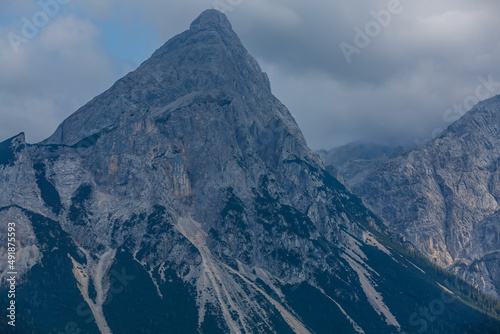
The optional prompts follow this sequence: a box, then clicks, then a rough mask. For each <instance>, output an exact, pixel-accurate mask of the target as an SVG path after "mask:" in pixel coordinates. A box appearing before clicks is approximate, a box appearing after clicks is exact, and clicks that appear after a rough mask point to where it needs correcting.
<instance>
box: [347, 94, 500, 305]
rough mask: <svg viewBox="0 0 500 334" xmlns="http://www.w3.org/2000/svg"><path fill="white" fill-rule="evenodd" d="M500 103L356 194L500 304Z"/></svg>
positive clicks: (478, 109) (472, 114) (396, 162)
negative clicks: (498, 300)
mask: <svg viewBox="0 0 500 334" xmlns="http://www.w3.org/2000/svg"><path fill="white" fill-rule="evenodd" d="M499 159H500V96H496V97H494V98H492V99H490V100H487V101H484V102H481V103H479V104H478V105H476V106H475V107H474V108H473V109H472V110H471V111H469V112H468V113H467V114H466V115H464V117H462V118H461V119H460V120H458V121H457V122H456V123H454V124H452V125H451V126H450V127H449V128H448V129H447V130H446V131H445V132H444V133H443V134H442V135H441V136H440V137H438V138H436V139H435V140H433V141H432V142H430V143H428V144H426V145H424V146H422V147H419V148H417V149H415V150H413V151H411V152H409V153H407V154H404V155H402V156H399V157H396V158H394V159H392V160H390V161H389V162H387V163H386V164H385V165H383V167H381V168H380V169H379V170H378V171H376V172H374V173H373V174H372V175H370V176H369V177H368V178H367V180H366V181H365V182H364V183H362V184H360V185H358V186H356V187H354V191H355V192H356V193H357V194H359V195H360V196H362V197H363V200H364V202H365V203H366V204H368V206H369V207H370V208H372V209H373V210H374V211H375V212H376V213H377V214H379V215H380V216H381V217H382V218H383V219H384V220H385V221H386V222H387V224H388V225H389V226H390V227H391V228H393V229H395V230H396V231H399V232H401V233H403V234H404V235H405V236H406V237H407V238H408V239H410V240H411V241H412V242H413V243H414V244H415V245H416V246H417V247H418V248H419V249H420V250H421V251H422V252H424V253H425V254H426V255H428V256H429V257H430V258H431V259H433V260H434V261H435V262H436V263H438V264H439V265H441V266H443V267H446V268H448V269H450V270H452V271H453V272H455V273H457V274H458V275H459V276H461V277H463V278H464V279H465V280H467V281H468V282H470V283H471V284H473V285H475V286H477V287H479V288H480V289H482V290H483V291H485V292H486V293H488V294H489V295H491V296H494V297H496V298H500V276H499V268H500V238H499V236H500V220H499V210H500V205H499V200H500V174H499V173H500V171H499V168H498V167H499V162H500V160H499Z"/></svg>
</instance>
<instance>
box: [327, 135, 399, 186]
mask: <svg viewBox="0 0 500 334" xmlns="http://www.w3.org/2000/svg"><path fill="white" fill-rule="evenodd" d="M403 152H404V149H403V147H401V146H397V147H395V146H389V145H381V144H374V143H363V142H352V143H349V144H346V145H342V146H339V147H335V148H332V149H331V150H329V151H326V150H321V151H318V152H317V153H318V154H319V155H321V156H322V157H323V158H324V159H325V161H326V166H327V167H330V166H331V167H333V169H332V170H331V172H332V173H333V174H334V176H335V175H336V176H337V177H338V178H340V179H341V180H342V181H343V183H344V184H345V185H346V186H348V187H349V188H351V187H352V186H355V185H356V184H358V183H360V182H362V181H363V180H364V179H365V178H366V177H367V176H368V175H370V174H371V173H372V172H374V171H375V170H377V168H378V167H380V166H381V165H382V164H383V163H384V162H386V161H387V160H389V159H390V158H393V157H395V156H398V155H400V154H402V153H403Z"/></svg>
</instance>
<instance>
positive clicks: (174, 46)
mask: <svg viewBox="0 0 500 334" xmlns="http://www.w3.org/2000/svg"><path fill="white" fill-rule="evenodd" d="M478 110H483V109H478ZM488 110H489V109H488ZM477 113H479V114H482V113H483V111H478V112H477ZM474 124H476V123H474ZM477 125H478V126H479V125H481V124H477ZM492 126H493V125H492ZM488 129H490V128H489V127H488ZM457 130H458V129H457ZM462 130H464V131H465V129H462ZM491 130H492V131H496V130H495V129H494V128H491ZM446 138H447V137H446V134H445V135H444V137H443V139H440V140H445V139H446ZM486 142H487V143H488V144H491V146H487V149H489V150H491V151H494V150H496V149H497V147H498V146H494V144H495V143H494V142H493V141H484V142H482V143H483V144H486ZM432 145H433V144H429V145H428V146H427V147H429V148H430V147H432ZM464 145H465V144H464ZM466 148H467V149H469V148H472V147H464V149H466ZM417 152H419V151H417ZM458 152H459V151H457V152H455V151H452V152H448V153H447V154H448V155H449V156H450V159H451V158H456V159H457V160H459V161H463V163H464V166H472V165H473V162H474V161H473V160H468V159H466V158H462V160H460V159H459V158H460V157H461V156H460V154H459V153H458ZM478 153H479V152H478ZM387 154H388V155H389V153H387ZM412 154H415V153H410V154H407V155H404V156H402V157H399V158H396V159H406V158H408V157H409V156H411V155H412ZM390 161H399V160H390ZM450 161H453V162H454V161H455V160H450ZM481 161H482V160H481ZM424 162H425V161H423V160H421V163H422V164H423V163H424ZM392 163H395V162H392ZM384 166H386V165H384ZM404 166H407V165H406V164H405V165H404ZM436 166H448V165H447V164H446V163H445V162H444V161H443V162H441V160H439V159H438V160H437V162H436ZM481 166H483V167H484V168H485V170H491V164H490V161H489V160H488V161H484V165H481ZM386 168H388V167H386ZM409 168H410V167H409ZM470 168H472V167H470ZM383 170H384V169H380V168H379V169H378V172H375V173H381V171H383ZM372 175H378V174H372ZM433 175H434V174H433ZM436 175H438V174H436ZM439 175H441V174H439ZM471 175H472V174H471ZM495 175H496V174H495ZM374 177H375V176H374ZM442 177H443V178H445V177H446V176H444V175H443V176H442ZM453 177H455V175H453ZM471 178H472V176H471ZM373 180H377V178H376V177H375V178H374V179H373ZM397 180H399V179H397ZM419 180H420V179H418V180H417V181H418V182H420V181H419ZM422 180H425V179H424V178H422ZM417 181H415V182H417ZM374 182H375V181H366V182H365V183H363V186H362V187H360V188H356V189H358V190H359V191H360V192H361V191H362V193H364V194H366V193H368V192H370V191H371V192H373V194H374V196H379V197H380V198H377V199H376V200H379V199H381V198H386V197H383V196H389V195H391V194H392V193H391V192H388V193H387V194H386V192H385V191H382V190H380V193H378V192H377V191H378V190H377V189H380V188H375V187H374V188H370V185H371V184H375V183H374ZM465 182H472V179H470V180H469V179H468V180H467V181H465ZM403 184H404V183H403ZM415 187H417V185H415ZM0 189H1V190H2V191H1V192H0V222H1V224H0V231H1V233H0V243H1V245H2V246H0V258H1V259H2V261H1V262H0V279H1V282H2V284H1V289H0V306H1V307H2V310H4V311H3V312H4V314H3V316H2V319H3V320H2V321H1V322H0V332H1V333H37V334H38V333H39V334H45V333H103V334H109V333H115V334H118V333H119V334H126V333H134V334H135V333H155V334H156V333H183V334H186V333H318V334H320V333H367V334H369V333H498V332H499V328H500V305H499V304H498V302H496V301H495V300H493V299H490V298H488V297H487V296H485V295H484V294H482V293H480V292H479V291H478V290H476V289H474V288H473V287H471V286H469V285H467V284H466V283H465V282H463V281H461V280H458V279H455V278H454V277H455V276H453V275H452V274H451V273H449V272H448V271H445V270H443V269H441V268H440V267H438V266H436V265H434V264H433V263H432V262H431V261H429V260H427V259H426V258H425V257H424V256H423V255H422V254H421V253H420V252H419V251H417V249H416V248H415V247H414V246H413V245H412V244H411V243H409V242H408V241H407V240H406V239H405V237H404V236H403V234H405V235H407V236H406V238H408V239H410V240H411V241H413V242H414V243H415V245H416V246H417V247H418V248H419V249H421V250H423V251H424V252H425V251H426V250H427V248H425V247H422V245H427V244H428V243H426V242H420V241H421V240H424V239H423V238H424V237H426V236H427V234H421V235H422V237H416V238H409V237H408V234H407V233H406V232H408V231H407V229H404V228H399V225H397V224H395V223H391V224H390V226H392V227H395V229H396V230H397V231H400V232H401V233H395V232H392V231H391V230H389V229H388V228H387V227H386V226H385V225H384V224H383V222H382V221H381V220H380V219H379V218H378V217H377V216H376V215H374V214H373V213H372V212H371V211H369V210H368V209H367V208H366V207H365V206H364V205H363V203H362V202H361V200H360V199H359V198H358V197H356V196H354V195H352V194H351V193H350V192H349V191H348V190H347V189H346V188H345V187H344V185H342V183H341V182H339V181H338V180H337V179H336V178H335V177H333V176H331V175H330V174H329V173H328V172H327V171H326V169H325V165H324V163H323V159H321V158H320V157H319V156H318V155H317V154H316V153H314V152H313V151H312V150H310V149H309V148H308V147H307V145H306V142H305V140H304V137H303V135H302V133H301V131H300V129H299V128H298V126H297V124H296V123H295V121H294V119H293V118H292V116H291V114H290V113H289V111H288V110H287V109H286V107H285V106H284V105H282V104H281V103H280V102H279V101H278V100H277V99H276V98H275V97H274V96H273V95H272V92H271V88H270V83H269V80H268V78H267V75H266V74H265V73H263V72H262V70H261V69H260V67H259V65H258V64H257V62H256V61H255V60H254V58H253V57H251V56H250V55H249V54H248V52H247V51H246V49H245V48H244V47H243V45H242V43H241V42H240V40H239V38H238V37H237V35H236V34H235V33H234V31H233V30H232V28H231V25H230V23H229V21H228V20H227V18H226V16H225V15H224V14H222V13H220V12H218V11H215V10H208V11H205V12H203V13H202V14H201V15H200V16H199V17H198V18H197V19H196V20H195V21H194V22H193V23H192V24H191V26H190V29H189V30H188V31H186V32H184V33H182V34H180V35H178V36H176V37H174V38H173V39H171V40H170V41H168V42H167V43H166V44H165V45H164V46H162V47H161V48H160V49H158V50H157V51H156V52H155V53H154V54H153V55H152V57H151V58H150V59H148V60H146V61H145V62H144V63H143V64H142V65H141V66H140V67H139V68H138V69H137V70H136V71H134V72H132V73H129V74H127V75H126V76H125V77H124V78H122V79H120V80H119V81H117V82H116V83H115V84H114V85H113V87H111V88H110V89H109V90H107V91H106V92H104V93H103V94H101V95H99V96H98V97H96V98H94V99H93V100H92V101H90V102H89V103H88V104H86V105H85V106H83V107H82V108H81V109H79V110H78V111H76V112H75V113H74V114H73V115H71V116H70V117H69V118H68V119H66V120H65V121H64V122H63V123H62V124H61V125H60V126H59V127H58V129H57V130H56V132H55V133H54V134H53V135H52V136H51V137H49V138H48V139H47V140H45V141H43V142H41V143H38V144H27V143H26V141H25V138H24V134H20V135H18V136H16V137H14V138H11V139H8V140H6V141H4V142H3V143H0ZM402 189H404V188H402ZM415 191H416V190H415ZM442 191H444V190H442ZM365 200H366V197H365ZM431 200H433V198H429V199H428V201H427V202H426V201H425V198H424V199H422V201H423V202H422V203H423V204H422V205H426V204H428V203H431V202H432V201H431ZM407 201H408V203H405V204H401V208H400V210H404V209H405V208H406V207H405V205H407V206H411V205H410V204H411V203H413V202H412V201H413V199H411V198H408V197H407ZM367 203H370V206H371V207H373V208H374V209H379V208H380V207H381V206H379V205H378V204H377V202H376V201H375V200H374V201H372V202H368V201H367ZM418 203H420V202H418ZM437 203H441V202H437ZM481 203H483V204H482V205H483V207H484V210H486V211H487V210H490V209H492V208H493V201H492V200H491V198H490V197H487V198H486V197H485V200H484V202H481ZM438 205H440V204H438ZM392 208H393V207H392V206H389V210H393V209H392ZM450 210H451V211H449V212H450V214H452V213H453V214H454V212H455V211H453V210H452V209H450ZM486 211H485V212H486ZM376 212H378V213H381V214H382V216H383V217H384V219H388V217H393V215H388V214H386V212H385V211H383V210H382V212H380V210H376ZM392 212H393V211H389V213H391V214H392ZM412 212H413V211H412ZM487 212H490V211H487ZM396 213H397V212H396ZM417 213H418V212H417ZM456 214H458V213H456ZM450 217H451V216H450ZM412 218H413V216H412ZM386 221H387V220H386ZM9 222H13V223H15V224H16V235H17V243H16V247H17V249H16V251H17V253H16V264H15V266H16V268H15V270H16V271H17V275H18V277H17V278H18V280H17V286H16V297H15V302H16V310H17V313H16V327H15V328H14V327H12V326H9V325H8V324H7V323H6V321H4V320H5V319H6V315H7V314H5V312H7V310H6V309H7V305H8V303H9V299H8V297H7V296H8V295H7V290H8V288H7V284H6V279H7V278H9V277H10V276H9V274H8V272H9V271H10V269H9V268H8V267H7V265H8V261H7V256H8V252H7V249H6V248H5V247H4V245H6V244H7V231H8V223H9ZM450 226H451V225H450ZM484 226H490V225H488V224H484ZM424 231H425V230H424ZM454 231H456V230H454ZM487 231H489V230H487ZM471 233H472V232H471ZM438 235H440V234H438ZM473 235H475V234H471V238H472V236H473ZM451 236H454V234H451ZM419 238H422V239H419ZM447 238H448V239H446V240H452V239H451V238H450V236H448V235H447ZM432 240H436V244H432V245H437V244H439V245H444V243H443V240H441V239H439V238H437V237H436V238H435V239H432ZM470 240H472V239H470ZM492 243H494V240H493V241H492ZM443 247H444V246H443ZM434 248H435V247H434ZM434 248H432V247H430V248H429V249H434ZM487 249H489V248H487V245H486V241H485V245H484V249H483V248H481V251H483V250H484V252H486V250H487ZM455 250H458V248H453V251H455ZM478 252H479V250H478ZM448 254H449V255H450V257H451V256H454V255H455V253H453V252H450V251H449V250H447V253H443V255H442V256H441V254H440V253H439V256H437V258H438V259H439V261H441V262H443V261H445V260H447V259H448V257H447V255H448ZM484 256H486V254H485V253H484ZM483 258H484V257H483ZM439 261H438V263H439V264H441V262H439ZM446 263H448V262H446ZM450 263H451V262H450ZM465 266H466V267H467V266H468V264H466V265H465ZM457 268H461V267H457ZM467 268H468V267H467Z"/></svg>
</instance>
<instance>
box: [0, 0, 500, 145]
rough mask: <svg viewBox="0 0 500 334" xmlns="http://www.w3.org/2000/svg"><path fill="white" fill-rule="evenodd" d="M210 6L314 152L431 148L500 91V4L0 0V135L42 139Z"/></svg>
mask: <svg viewBox="0 0 500 334" xmlns="http://www.w3.org/2000/svg"><path fill="white" fill-rule="evenodd" d="M55 4H57V6H56V5H55ZM213 7H216V8H218V9H221V10H222V11H225V12H226V14H227V15H228V17H229V19H230V21H231V22H232V24H233V28H234V30H235V31H236V32H237V33H238V34H239V36H240V38H241V39H242V41H243V43H244V44H245V46H246V47H247V48H248V50H249V51H250V53H251V54H252V55H254V56H255V58H256V59H257V60H258V61H259V63H260V64H261V66H262V68H263V70H264V71H265V72H267V73H268V75H269V77H270V80H271V84H272V88H273V92H274V93H275V95H276V96H277V97H278V98H279V99H281V101H282V102H283V103H284V104H285V105H286V106H287V107H288V108H289V109H290V111H291V113H292V114H293V115H294V117H295V118H296V120H297V122H298V124H299V126H300V127H301V129H302V131H303V132H304V135H305V136H306V139H307V141H308V143H309V145H310V146H311V147H312V148H314V149H320V148H331V147H334V146H336V145H341V144H344V143H347V142H349V141H353V140H361V141H371V142H377V143H387V144H396V145H405V146H411V145H415V144H418V143H422V142H424V141H425V140H428V139H429V138H431V137H432V136H435V135H436V134H437V133H438V132H439V129H440V128H445V127H447V126H448V125H449V124H450V122H452V121H453V120H455V119H457V117H458V116H459V115H460V113H462V111H460V110H461V108H468V107H467V106H471V105H473V104H474V103H475V102H477V101H478V100H483V99H485V98H488V97H490V96H493V95H496V94H500V37H499V32H500V20H499V19H498V17H499V14H500V1H498V0H476V1H470V0H441V1H439V2H438V3H437V1H431V0H418V1H417V0H413V1H412V0H400V1H397V0H384V1H376V0H356V1H352V0H329V1H326V0H310V1H303V0H215V1H214V0H196V1H195V0H176V1H173V0H41V1H38V0H36V1H31V0H16V1H7V0H0V140H3V139H7V138H8V137H11V136H14V135H16V134H18V133H19V132H22V131H24V132H25V133H26V136H27V139H28V141H29V142H37V141H40V140H42V139H45V138H46V137H48V136H49V135H50V134H52V132H53V131H54V130H55V129H56V127H57V125H58V124H59V123H60V122H61V121H62V120H63V119H65V118H66V117H67V116H69V115H70V114H71V113H73V112H74V111H75V110H76V109H78V108H79V107H81V106H82V105H83V104H85V103H86V102H88V101H89V100H90V99H92V98H93V97H94V96H96V95H97V94H99V93H101V92H103V91H104V90H106V89H107V88H109V87H110V86H111V85H112V84H113V83H114V82H115V81H116V80H117V79H119V78H120V77H122V76H123V75H124V74H126V73H127V72H129V71H132V70H134V69H135V68H136V67H137V66H138V65H139V64H140V63H141V62H142V61H144V60H145V59H147V58H148V57H149V56H150V55H151V54H152V53H153V52H154V50H155V49H157V48H158V47H160V46H161V45H162V44H163V43H165V42H166V41H167V40H168V39H170V38H171V37H173V36H174V35H176V34H178V33H181V32H182V31H184V30H186V29H188V28H189V24H190V23H191V21H192V20H194V19H195V18H196V17H197V16H198V15H199V14H200V13H201V12H202V11H203V10H204V9H208V8H213ZM33 28H34V29H33ZM464 105H465V107H464ZM454 106H455V107H456V110H457V111H454Z"/></svg>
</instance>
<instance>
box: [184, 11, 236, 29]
mask: <svg viewBox="0 0 500 334" xmlns="http://www.w3.org/2000/svg"><path fill="white" fill-rule="evenodd" d="M217 28H223V29H229V30H232V27H231V23H230V22H229V20H228V19H227V16H226V15H225V14H223V13H222V12H220V11H218V10H216V9H207V10H206V11H204V12H203V13H201V14H200V16H198V17H197V18H196V19H195V20H194V21H193V23H191V26H190V30H191V31H200V30H213V29H217Z"/></svg>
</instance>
